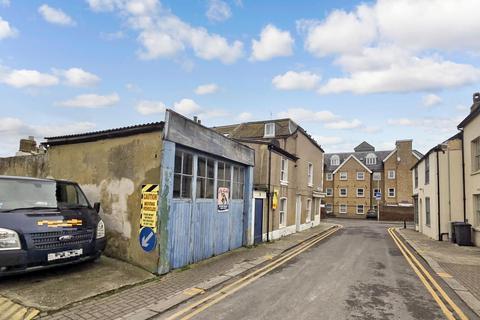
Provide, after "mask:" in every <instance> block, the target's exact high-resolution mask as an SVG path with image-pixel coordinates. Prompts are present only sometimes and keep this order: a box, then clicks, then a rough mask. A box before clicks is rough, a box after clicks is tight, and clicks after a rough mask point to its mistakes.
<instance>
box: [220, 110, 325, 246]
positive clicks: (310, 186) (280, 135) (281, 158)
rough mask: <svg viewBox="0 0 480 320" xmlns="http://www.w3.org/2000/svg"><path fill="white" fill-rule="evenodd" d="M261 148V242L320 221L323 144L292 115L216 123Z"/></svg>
mask: <svg viewBox="0 0 480 320" xmlns="http://www.w3.org/2000/svg"><path fill="white" fill-rule="evenodd" d="M214 129H215V130H216V131H217V132H220V133H222V134H224V135H225V136H227V137H229V138H231V139H234V140H237V141H239V142H241V143H244V144H246V145H248V146H249V147H250V148H252V149H254V150H255V168H254V201H253V205H254V216H255V230H254V233H255V236H254V238H255V242H260V241H265V240H267V239H277V238H279V237H282V236H285V235H287V234H291V233H294V232H297V231H301V230H305V229H307V228H310V227H312V226H314V225H317V224H319V223H320V210H321V206H322V201H321V200H322V197H323V193H322V190H323V185H322V184H323V183H322V181H323V178H322V177H323V157H324V151H323V149H322V147H321V146H320V145H319V144H318V143H317V142H316V141H315V140H314V139H313V138H312V137H311V136H310V135H309V134H308V133H307V132H306V131H305V130H304V129H303V128H302V127H300V126H299V125H298V124H296V123H295V122H294V121H292V120H291V119H278V120H268V121H257V122H246V123H240V124H234V125H228V126H222V127H216V128H214Z"/></svg>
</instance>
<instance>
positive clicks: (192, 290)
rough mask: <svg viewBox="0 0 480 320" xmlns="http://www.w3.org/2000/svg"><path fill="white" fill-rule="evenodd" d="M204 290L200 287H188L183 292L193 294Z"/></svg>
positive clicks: (188, 294)
mask: <svg viewBox="0 0 480 320" xmlns="http://www.w3.org/2000/svg"><path fill="white" fill-rule="evenodd" d="M204 292H205V290H203V289H200V288H188V289H187V290H185V291H183V293H184V294H186V295H187V296H195V295H197V294H199V293H204Z"/></svg>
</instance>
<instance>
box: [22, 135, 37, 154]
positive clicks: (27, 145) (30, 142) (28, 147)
mask: <svg viewBox="0 0 480 320" xmlns="http://www.w3.org/2000/svg"><path fill="white" fill-rule="evenodd" d="M18 150H19V151H20V152H25V153H32V152H37V142H36V141H35V138H34V137H33V136H29V137H28V139H21V140H20V148H19V149H18Z"/></svg>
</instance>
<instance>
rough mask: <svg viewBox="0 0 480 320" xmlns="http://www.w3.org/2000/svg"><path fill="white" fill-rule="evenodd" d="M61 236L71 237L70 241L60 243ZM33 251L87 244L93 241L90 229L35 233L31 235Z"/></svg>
mask: <svg viewBox="0 0 480 320" xmlns="http://www.w3.org/2000/svg"><path fill="white" fill-rule="evenodd" d="M62 236H71V237H72V238H71V239H67V240H63V241H60V239H59V238H60V237H62ZM30 237H31V239H32V242H33V245H34V247H35V249H44V250H47V249H57V248H61V247H63V246H65V245H75V244H87V243H90V242H91V241H92V239H93V230H92V229H83V230H65V231H52V232H36V233H31V234H30Z"/></svg>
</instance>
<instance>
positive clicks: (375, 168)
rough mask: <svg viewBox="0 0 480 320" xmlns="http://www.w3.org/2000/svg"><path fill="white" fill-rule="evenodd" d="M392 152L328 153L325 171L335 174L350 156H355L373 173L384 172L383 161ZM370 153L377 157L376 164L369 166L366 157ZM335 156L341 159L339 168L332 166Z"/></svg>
mask: <svg viewBox="0 0 480 320" xmlns="http://www.w3.org/2000/svg"><path fill="white" fill-rule="evenodd" d="M392 151H393V150H390V151H365V152H341V153H326V154H325V171H326V172H333V171H335V169H337V168H338V166H339V165H341V164H342V163H343V162H344V161H345V160H346V159H347V158H348V157H349V156H351V155H354V156H355V158H357V159H358V160H359V161H360V162H362V163H363V164H364V165H365V166H366V167H367V168H369V169H370V170H372V171H380V170H383V160H384V159H385V158H386V157H387V156H388V155H389V154H390V153H391V152H392ZM369 153H373V154H375V155H376V156H377V163H376V164H367V162H366V157H367V155H368V154H369ZM333 155H338V156H339V157H340V164H339V165H338V166H332V165H331V164H330V159H331V158H332V156H333Z"/></svg>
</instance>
